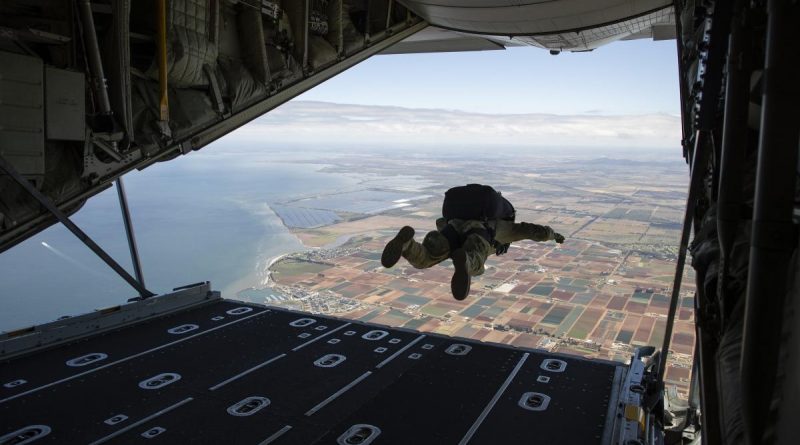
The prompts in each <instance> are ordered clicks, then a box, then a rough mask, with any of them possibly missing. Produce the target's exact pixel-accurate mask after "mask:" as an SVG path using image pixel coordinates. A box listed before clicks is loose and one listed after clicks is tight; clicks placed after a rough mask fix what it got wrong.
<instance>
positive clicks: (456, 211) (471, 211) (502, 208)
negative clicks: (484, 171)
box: [441, 184, 516, 255]
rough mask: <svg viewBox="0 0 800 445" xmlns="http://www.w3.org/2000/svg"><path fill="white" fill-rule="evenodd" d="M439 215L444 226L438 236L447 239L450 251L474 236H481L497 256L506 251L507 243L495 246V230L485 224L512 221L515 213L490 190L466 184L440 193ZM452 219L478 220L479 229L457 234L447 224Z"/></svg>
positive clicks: (497, 193) (501, 197)
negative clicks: (481, 225)
mask: <svg viewBox="0 0 800 445" xmlns="http://www.w3.org/2000/svg"><path fill="white" fill-rule="evenodd" d="M442 216H443V217H444V219H445V220H446V221H447V223H448V224H447V226H446V227H445V228H444V229H443V230H442V231H441V233H442V235H444V237H445V238H447V242H448V244H449V245H450V251H451V252H452V251H454V250H456V249H459V248H461V247H462V246H463V245H464V241H465V240H466V239H467V238H468V237H469V236H470V235H474V234H476V235H478V236H480V237H482V238H483V239H485V240H486V241H487V242H488V243H489V244H490V245H491V246H492V247H494V248H495V253H496V254H497V255H502V254H503V253H506V252H507V251H508V247H509V246H510V244H511V243H507V244H500V243H498V242H497V240H495V239H494V236H495V230H494V228H492V227H491V226H489V221H490V220H496V219H503V220H506V221H514V218H515V217H516V211H515V210H514V206H513V205H512V204H511V203H510V202H508V200H507V199H505V198H504V197H503V196H502V195H501V194H500V192H498V191H496V190H495V189H493V188H492V187H490V186H488V185H481V184H467V185H465V186H460V187H453V188H451V189H450V190H448V191H447V192H445V194H444V202H443V203H442ZM454 219H461V220H465V221H467V220H476V221H481V222H482V223H483V227H481V228H473V229H470V230H468V231H467V232H465V233H463V234H461V233H459V232H458V231H457V230H456V229H455V228H454V227H453V226H452V225H451V224H450V221H451V220H454Z"/></svg>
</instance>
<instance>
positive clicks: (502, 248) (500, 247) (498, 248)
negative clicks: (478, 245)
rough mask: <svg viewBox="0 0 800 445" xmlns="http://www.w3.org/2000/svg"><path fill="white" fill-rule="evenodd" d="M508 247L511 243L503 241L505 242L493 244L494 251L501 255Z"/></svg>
mask: <svg viewBox="0 0 800 445" xmlns="http://www.w3.org/2000/svg"><path fill="white" fill-rule="evenodd" d="M509 247H511V243H505V244H500V243H496V244H495V246H494V253H496V254H498V255H502V254H504V253H506V252H508V248H509Z"/></svg>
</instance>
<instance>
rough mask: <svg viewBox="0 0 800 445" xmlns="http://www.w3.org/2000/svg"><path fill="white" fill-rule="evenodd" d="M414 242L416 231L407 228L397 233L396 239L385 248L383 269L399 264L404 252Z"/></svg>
mask: <svg viewBox="0 0 800 445" xmlns="http://www.w3.org/2000/svg"><path fill="white" fill-rule="evenodd" d="M413 241H414V229H413V228H411V227H409V226H405V227H403V228H402V229H400V231H399V232H397V235H395V237H394V238H392V240H391V241H389V242H388V243H386V247H384V248H383V253H382V254H381V264H382V265H383V267H387V268H388V267H392V266H394V265H395V264H397V261H398V260H399V259H400V255H402V253H403V251H404V250H405V249H406V247H408V244H409V243H410V242H413Z"/></svg>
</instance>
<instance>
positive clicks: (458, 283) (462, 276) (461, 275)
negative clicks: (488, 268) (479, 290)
mask: <svg viewBox="0 0 800 445" xmlns="http://www.w3.org/2000/svg"><path fill="white" fill-rule="evenodd" d="M451 258H452V259H453V267H455V269H456V271H455V272H454V273H453V278H452V279H451V280H450V291H451V292H453V298H455V299H456V300H459V301H460V300H463V299H465V298H467V295H469V285H470V276H469V264H468V262H469V259H468V258H467V253H466V252H465V251H464V249H456V250H454V251H453V252H452V254H451Z"/></svg>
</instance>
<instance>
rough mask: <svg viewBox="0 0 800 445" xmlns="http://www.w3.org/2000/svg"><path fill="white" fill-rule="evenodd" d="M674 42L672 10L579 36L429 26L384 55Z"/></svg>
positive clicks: (568, 48)
mask: <svg viewBox="0 0 800 445" xmlns="http://www.w3.org/2000/svg"><path fill="white" fill-rule="evenodd" d="M650 38H652V39H653V40H668V39H674V38H675V14H674V12H673V9H672V7H666V8H662V9H659V10H656V11H652V12H649V13H646V14H644V15H639V16H637V17H634V18H630V19H627V20H624V21H621V22H616V23H611V24H608V25H604V26H599V27H596V28H591V29H585V30H582V31H580V32H574V31H571V32H560V33H553V34H537V35H526V36H504V35H476V34H470V33H467V32H461V31H454V30H450V29H443V28H438V27H435V26H429V27H428V28H425V29H424V30H422V31H420V32H418V33H417V34H414V35H412V36H410V37H408V38H407V39H405V40H404V41H402V42H400V43H398V44H396V45H395V46H393V47H391V48H389V49H387V50H386V51H384V52H383V54H406V53H426V52H447V51H482V50H491V49H503V48H508V47H511V46H535V47H538V48H544V49H549V50H554V51H559V52H560V51H591V50H593V49H595V48H598V47H600V46H602V45H606V44H608V43H611V42H614V41H617V40H636V39H650Z"/></svg>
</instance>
